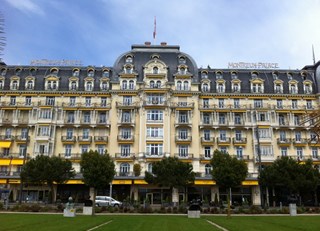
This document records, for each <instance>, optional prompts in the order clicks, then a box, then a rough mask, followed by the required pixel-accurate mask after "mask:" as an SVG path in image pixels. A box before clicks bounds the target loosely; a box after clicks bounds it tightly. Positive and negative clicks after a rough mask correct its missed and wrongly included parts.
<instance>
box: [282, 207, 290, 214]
mask: <svg viewBox="0 0 320 231" xmlns="http://www.w3.org/2000/svg"><path fill="white" fill-rule="evenodd" d="M280 213H282V214H289V208H288V207H282V209H281V210H280Z"/></svg>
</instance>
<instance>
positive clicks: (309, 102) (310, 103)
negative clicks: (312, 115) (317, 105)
mask: <svg viewBox="0 0 320 231" xmlns="http://www.w3.org/2000/svg"><path fill="white" fill-rule="evenodd" d="M306 108H307V109H313V107H312V101H311V100H309V99H308V100H307V101H306Z"/></svg>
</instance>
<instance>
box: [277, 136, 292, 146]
mask: <svg viewBox="0 0 320 231" xmlns="http://www.w3.org/2000/svg"><path fill="white" fill-rule="evenodd" d="M277 144H278V145H280V146H290V145H291V139H287V138H277Z"/></svg>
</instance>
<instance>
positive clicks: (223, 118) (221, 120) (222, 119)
mask: <svg viewBox="0 0 320 231" xmlns="http://www.w3.org/2000/svg"><path fill="white" fill-rule="evenodd" d="M219 124H226V115H225V114H224V113H219Z"/></svg>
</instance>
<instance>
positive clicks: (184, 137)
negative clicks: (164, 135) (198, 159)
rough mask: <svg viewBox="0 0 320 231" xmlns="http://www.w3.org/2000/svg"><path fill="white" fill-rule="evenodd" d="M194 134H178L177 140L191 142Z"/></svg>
mask: <svg viewBox="0 0 320 231" xmlns="http://www.w3.org/2000/svg"><path fill="white" fill-rule="evenodd" d="M191 141H192V136H176V142H191Z"/></svg>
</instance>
